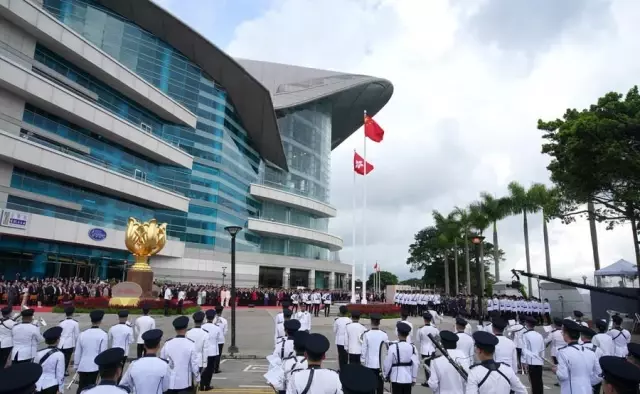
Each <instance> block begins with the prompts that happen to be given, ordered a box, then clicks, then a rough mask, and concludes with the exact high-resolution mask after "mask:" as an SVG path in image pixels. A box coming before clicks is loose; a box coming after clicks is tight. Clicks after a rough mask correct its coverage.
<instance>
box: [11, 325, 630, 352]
mask: <svg viewBox="0 0 640 394" xmlns="http://www.w3.org/2000/svg"><path fill="white" fill-rule="evenodd" d="M611 320H612V321H613V328H612V329H611V330H609V333H608V334H609V336H610V337H611V339H613V344H614V346H615V348H614V351H615V354H614V355H615V356H618V357H627V353H628V350H627V344H628V343H629V342H631V334H630V333H629V331H627V330H626V329H624V328H622V327H621V324H622V317H620V315H614V316H613V317H612V318H611ZM15 343H16V340H15V332H14V336H13V344H14V346H15Z"/></svg>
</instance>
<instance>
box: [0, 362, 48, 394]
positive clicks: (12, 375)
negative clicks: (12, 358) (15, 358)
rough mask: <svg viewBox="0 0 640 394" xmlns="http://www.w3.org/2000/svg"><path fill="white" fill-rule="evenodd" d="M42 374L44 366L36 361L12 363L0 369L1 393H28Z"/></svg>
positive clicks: (32, 389)
mask: <svg viewBox="0 0 640 394" xmlns="http://www.w3.org/2000/svg"><path fill="white" fill-rule="evenodd" d="M40 375H42V367H41V366H40V364H36V363H21V364H11V365H10V366H9V367H7V368H2V369H0V382H2V384H1V385H0V393H1V394H28V393H32V392H33V391H34V389H35V384H36V382H37V381H38V379H40Z"/></svg>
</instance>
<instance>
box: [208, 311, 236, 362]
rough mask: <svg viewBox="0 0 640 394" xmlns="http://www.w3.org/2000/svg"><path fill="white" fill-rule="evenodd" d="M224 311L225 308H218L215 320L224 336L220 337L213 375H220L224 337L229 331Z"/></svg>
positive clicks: (214, 322)
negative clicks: (223, 314)
mask: <svg viewBox="0 0 640 394" xmlns="http://www.w3.org/2000/svg"><path fill="white" fill-rule="evenodd" d="M234 302H235V300H234ZM223 310H224V307H223V306H222V305H218V306H216V317H215V319H213V324H215V325H216V326H218V327H220V330H221V331H222V335H219V336H218V356H217V358H216V365H215V367H214V368H213V373H220V355H221V354H222V349H223V348H224V337H225V336H226V335H227V330H228V327H229V324H228V323H227V319H225V318H224V317H223V316H222V311H223Z"/></svg>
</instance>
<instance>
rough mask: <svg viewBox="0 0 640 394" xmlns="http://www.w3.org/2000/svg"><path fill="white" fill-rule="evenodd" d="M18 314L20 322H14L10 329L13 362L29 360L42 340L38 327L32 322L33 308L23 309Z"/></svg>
mask: <svg viewBox="0 0 640 394" xmlns="http://www.w3.org/2000/svg"><path fill="white" fill-rule="evenodd" d="M20 314H21V316H22V323H19V324H16V325H15V326H13V328H12V329H11V333H12V337H13V351H12V353H13V354H12V355H11V359H12V360H13V362H14V363H15V364H19V363H29V362H31V360H33V358H34V357H35V356H36V352H37V351H38V344H39V343H40V342H42V341H44V338H43V337H42V335H41V334H40V328H39V327H38V326H37V325H36V324H35V323H33V309H24V310H23V311H22V312H20Z"/></svg>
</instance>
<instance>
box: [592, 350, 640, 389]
mask: <svg viewBox="0 0 640 394" xmlns="http://www.w3.org/2000/svg"><path fill="white" fill-rule="evenodd" d="M600 367H601V369H602V378H603V380H602V392H603V393H604V394H636V393H637V392H638V385H639V384H640V368H638V367H637V366H636V365H634V364H632V363H630V362H629V361H627V360H625V359H623V358H620V357H615V356H604V357H602V358H601V359H600Z"/></svg>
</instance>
